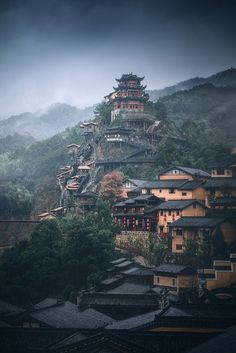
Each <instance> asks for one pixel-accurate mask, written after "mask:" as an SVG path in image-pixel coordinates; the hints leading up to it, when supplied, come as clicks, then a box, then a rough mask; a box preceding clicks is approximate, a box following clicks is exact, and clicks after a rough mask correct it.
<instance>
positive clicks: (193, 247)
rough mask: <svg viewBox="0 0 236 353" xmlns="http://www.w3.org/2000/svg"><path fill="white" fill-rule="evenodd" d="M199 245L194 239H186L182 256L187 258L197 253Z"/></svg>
mask: <svg viewBox="0 0 236 353" xmlns="http://www.w3.org/2000/svg"><path fill="white" fill-rule="evenodd" d="M198 250H199V245H198V243H197V242H196V240H193V239H186V240H185V242H184V256H185V257H187V258H191V257H195V256H197V254H198Z"/></svg>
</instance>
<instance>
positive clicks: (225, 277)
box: [206, 264, 236, 290]
mask: <svg viewBox="0 0 236 353" xmlns="http://www.w3.org/2000/svg"><path fill="white" fill-rule="evenodd" d="M215 275H216V278H215V279H206V288H207V289H208V290H213V289H217V288H226V287H229V286H231V284H234V283H236V264H232V272H229V271H215Z"/></svg>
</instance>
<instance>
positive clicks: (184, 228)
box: [169, 216, 236, 255]
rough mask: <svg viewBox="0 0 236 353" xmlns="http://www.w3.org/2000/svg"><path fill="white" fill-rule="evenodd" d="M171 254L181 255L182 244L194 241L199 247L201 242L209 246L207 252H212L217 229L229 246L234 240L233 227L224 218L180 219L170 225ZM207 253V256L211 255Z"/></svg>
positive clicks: (197, 217)
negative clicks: (189, 240)
mask: <svg viewBox="0 0 236 353" xmlns="http://www.w3.org/2000/svg"><path fill="white" fill-rule="evenodd" d="M169 227H170V230H171V231H170V233H171V240H172V252H173V253H183V251H184V243H185V242H186V241H187V240H188V239H191V240H194V241H195V242H196V243H197V244H199V246H200V245H201V244H203V242H207V243H208V244H209V252H210V253H211V254H212V252H213V242H214V237H215V235H216V232H217V229H219V230H220V232H221V234H222V236H223V238H224V241H225V243H226V244H227V245H231V244H232V243H233V242H234V241H235V238H236V234H235V226H234V225H233V224H232V223H231V222H229V221H228V220H227V219H225V218H218V217H217V218H216V217H201V216H200V217H199V216H195V217H182V218H179V219H178V220H176V221H175V222H172V223H171V224H170V226H169ZM210 253H209V255H211V254H210Z"/></svg>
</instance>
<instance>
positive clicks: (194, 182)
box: [179, 180, 203, 190]
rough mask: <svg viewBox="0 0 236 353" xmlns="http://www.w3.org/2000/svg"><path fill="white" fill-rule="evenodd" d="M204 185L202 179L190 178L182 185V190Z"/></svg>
mask: <svg viewBox="0 0 236 353" xmlns="http://www.w3.org/2000/svg"><path fill="white" fill-rule="evenodd" d="M201 185H203V182H202V181H199V180H189V181H187V182H186V183H184V184H183V185H181V186H180V188H179V189H180V190H195V189H196V188H198V187H199V186H201Z"/></svg>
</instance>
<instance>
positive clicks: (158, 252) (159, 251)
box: [152, 243, 168, 266]
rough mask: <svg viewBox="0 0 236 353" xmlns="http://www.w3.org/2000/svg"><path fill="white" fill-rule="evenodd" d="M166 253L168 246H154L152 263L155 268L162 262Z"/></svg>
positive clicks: (160, 244) (163, 244)
mask: <svg viewBox="0 0 236 353" xmlns="http://www.w3.org/2000/svg"><path fill="white" fill-rule="evenodd" d="M167 251H168V246H167V244H166V243H157V244H155V245H154V248H153V251H152V263H153V264H154V265H155V266H159V265H160V264H161V263H162V262H163V261H164V259H165V256H166V254H167Z"/></svg>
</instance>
